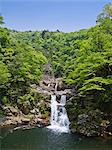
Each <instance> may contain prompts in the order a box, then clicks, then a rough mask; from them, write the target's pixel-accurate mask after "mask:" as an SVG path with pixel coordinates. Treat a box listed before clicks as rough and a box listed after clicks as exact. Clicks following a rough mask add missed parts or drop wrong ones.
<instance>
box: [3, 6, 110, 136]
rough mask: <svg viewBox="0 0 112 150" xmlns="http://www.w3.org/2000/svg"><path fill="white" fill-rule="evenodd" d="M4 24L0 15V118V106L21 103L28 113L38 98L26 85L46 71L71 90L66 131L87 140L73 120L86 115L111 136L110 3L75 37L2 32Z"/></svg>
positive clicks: (44, 33)
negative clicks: (91, 25) (78, 132)
mask: <svg viewBox="0 0 112 150" xmlns="http://www.w3.org/2000/svg"><path fill="white" fill-rule="evenodd" d="M4 22H5V18H3V16H2V15H1V16H0V108H1V109H0V113H1V114H4V111H3V106H14V107H15V106H17V107H18V108H19V107H20V106H22V105H24V104H26V103H27V102H28V103H30V105H31V106H32V107H33V108H34V107H35V105H36V103H37V101H38V99H39V95H38V93H37V92H35V90H34V89H32V85H34V84H36V85H39V82H40V81H41V80H42V78H43V76H44V75H45V74H46V72H47V74H49V76H53V77H54V78H61V80H62V82H63V85H64V86H66V87H68V88H70V89H73V91H74V92H73V93H72V98H70V100H71V103H70V101H68V105H67V109H68V115H69V118H70V121H71V126H72V128H74V129H77V130H78V131H79V130H80V132H81V133H84V134H85V135H87V134H88V133H85V131H84V130H85V129H84V127H83V125H82V124H81V129H79V127H78V124H77V122H76V120H77V119H78V118H77V117H78V115H80V114H82V113H84V114H89V113H91V114H92V115H93V116H92V117H94V118H95V121H96V120H97V121H96V122H97V126H98V125H99V124H101V123H103V125H104V126H103V125H102V126H103V129H104V128H105V126H106V127H107V126H109V127H111V129H109V134H110V135H112V3H108V4H106V5H105V6H104V8H103V10H102V13H101V14H99V15H98V17H97V18H96V26H94V27H91V28H89V29H82V30H80V31H77V32H70V33H64V32H61V31H59V30H58V29H57V30H56V31H48V30H43V31H24V32H21V31H16V30H10V29H8V28H4V27H2V25H3V24H4ZM47 65H49V66H50V67H49V68H48V69H47V68H46V66H47ZM74 113H77V115H76V116H74ZM96 116H97V117H96ZM93 121H94V120H93ZM95 121H94V122H95ZM92 123H93V122H92ZM79 124H80V123H79ZM87 124H88V126H93V124H96V123H93V124H91V121H90V123H88V122H87ZM105 124H106V125H105ZM79 126H80V125H79ZM82 128H83V131H81V130H82ZM87 129H88V130H89V132H90V131H91V134H94V133H95V134H96V132H93V130H94V129H91V128H90V127H86V130H87ZM96 130H98V128H97V127H96V128H95V131H96ZM110 132H111V133H110Z"/></svg>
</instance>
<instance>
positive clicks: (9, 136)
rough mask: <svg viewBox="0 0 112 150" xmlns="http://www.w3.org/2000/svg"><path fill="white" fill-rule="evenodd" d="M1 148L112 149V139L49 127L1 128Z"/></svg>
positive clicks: (18, 149)
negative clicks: (85, 135)
mask: <svg viewBox="0 0 112 150" xmlns="http://www.w3.org/2000/svg"><path fill="white" fill-rule="evenodd" d="M0 144H1V150H112V143H111V141H105V140H101V139H94V138H84V137H80V136H78V135H75V134H71V133H61V134H59V133H55V132H53V131H52V130H50V129H47V128H34V129H30V130H22V129H19V130H16V131H13V132H12V133H11V132H9V131H8V130H6V129H5V130H4V129H2V130H1V136H0Z"/></svg>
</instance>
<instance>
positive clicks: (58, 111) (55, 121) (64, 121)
mask: <svg viewBox="0 0 112 150" xmlns="http://www.w3.org/2000/svg"><path fill="white" fill-rule="evenodd" d="M65 104H66V95H62V96H61V100H60V103H58V102H57V101H56V95H51V125H50V126H48V128H49V129H53V130H54V131H59V132H66V133H67V132H69V124H70V122H69V119H68V116H67V112H66V109H65V107H64V106H65Z"/></svg>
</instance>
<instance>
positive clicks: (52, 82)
mask: <svg viewBox="0 0 112 150" xmlns="http://www.w3.org/2000/svg"><path fill="white" fill-rule="evenodd" d="M32 87H33V88H35V89H36V90H37V92H38V93H40V94H43V95H44V96H50V95H53V94H56V95H57V96H58V95H63V94H71V89H67V88H64V86H63V82H62V79H61V78H57V79H55V78H53V77H52V76H48V75H45V76H44V77H43V80H42V81H41V82H40V84H39V85H38V86H37V85H32Z"/></svg>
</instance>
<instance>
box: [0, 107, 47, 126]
mask: <svg viewBox="0 0 112 150" xmlns="http://www.w3.org/2000/svg"><path fill="white" fill-rule="evenodd" d="M3 110H4V112H5V115H6V117H5V119H4V120H3V121H1V122H0V128H5V127H6V128H7V127H9V126H14V127H18V126H23V125H27V126H36V125H39V124H40V125H43V126H44V125H48V124H49V118H48V116H47V117H46V116H45V115H44V116H43V114H41V113H40V112H39V109H37V108H34V109H32V110H30V113H29V114H27V115H25V114H23V113H22V111H21V110H19V109H18V108H17V107H16V108H14V107H13V106H7V107H3Z"/></svg>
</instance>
